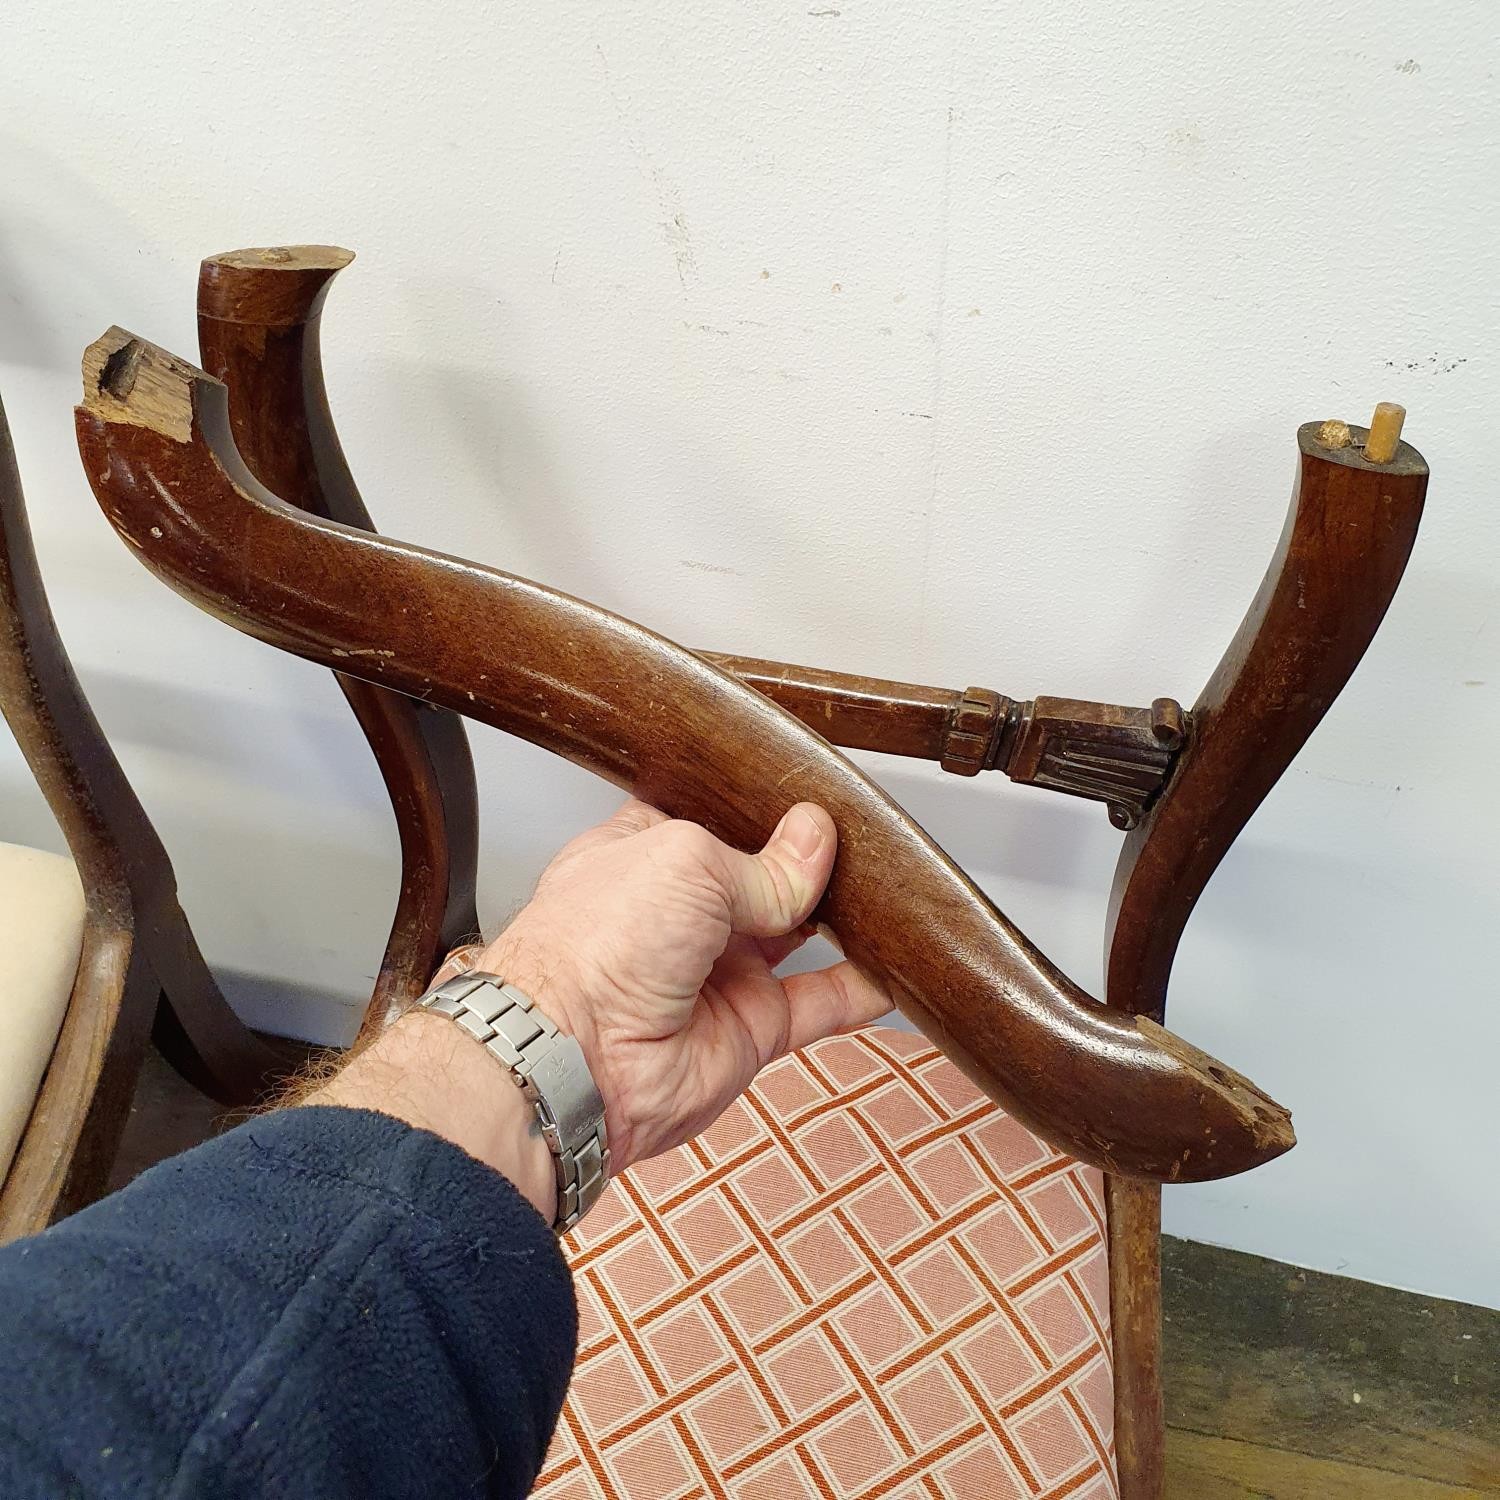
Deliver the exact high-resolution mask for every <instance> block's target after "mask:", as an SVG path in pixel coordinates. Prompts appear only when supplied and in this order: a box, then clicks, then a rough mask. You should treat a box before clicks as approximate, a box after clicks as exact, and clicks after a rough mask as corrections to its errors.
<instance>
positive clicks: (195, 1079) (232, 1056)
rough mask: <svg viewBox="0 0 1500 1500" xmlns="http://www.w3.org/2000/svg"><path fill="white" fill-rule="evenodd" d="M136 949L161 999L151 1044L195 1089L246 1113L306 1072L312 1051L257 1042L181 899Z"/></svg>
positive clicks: (159, 916)
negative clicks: (204, 949) (247, 1108)
mask: <svg viewBox="0 0 1500 1500" xmlns="http://www.w3.org/2000/svg"><path fill="white" fill-rule="evenodd" d="M137 942H138V943H139V945H140V947H141V948H142V950H143V951H144V953H145V955H146V957H147V959H148V961H149V962H150V965H151V972H152V975H153V977H154V978H155V980H156V983H157V987H158V992H159V999H158V1001H157V1006H156V1018H155V1021H154V1023H153V1025H152V1028H151V1039H152V1041H153V1042H154V1043H155V1044H156V1048H157V1050H158V1051H159V1052H160V1053H161V1054H162V1056H163V1057H165V1058H166V1060H167V1061H168V1062H169V1063H171V1065H172V1066H173V1067H174V1068H175V1069H176V1070H177V1072H178V1073H180V1074H181V1075H182V1076H183V1077H184V1078H185V1079H187V1081H188V1082H189V1083H191V1084H192V1085H193V1086H194V1087H195V1088H197V1089H199V1090H201V1091H202V1092H203V1093H205V1094H207V1095H208V1096H209V1098H211V1099H214V1100H216V1101H217V1102H218V1103H220V1104H225V1105H229V1106H232V1107H245V1106H248V1105H252V1104H255V1103H257V1102H258V1101H259V1100H261V1099H263V1098H264V1097H265V1095H266V1094H267V1093H268V1092H269V1091H270V1090H272V1089H274V1088H275V1086H276V1084H277V1083H278V1082H279V1081H280V1080H281V1079H283V1078H285V1077H286V1076H287V1075H288V1074H289V1073H292V1072H295V1071H296V1069H297V1068H298V1067H299V1066H300V1065H301V1063H302V1061H303V1060H304V1059H305V1057H306V1055H307V1054H306V1049H305V1048H303V1047H300V1046H298V1045H297V1044H296V1043H292V1042H284V1041H282V1040H281V1039H280V1038H279V1037H264V1036H260V1035H258V1034H257V1033H255V1032H253V1031H251V1030H250V1029H249V1028H248V1027H247V1026H246V1025H245V1023H244V1022H243V1021H241V1020H240V1019H239V1017H238V1016H236V1015H235V1013H234V1012H233V1010H231V1009H230V1007H229V1002H228V1001H227V1000H225V998H224V994H223V991H222V990H220V988H219V986H218V982H217V981H216V980H215V979H214V977H213V972H212V970H210V968H209V967H208V963H207V961H206V960H205V959H204V957H203V953H202V950H201V949H200V948H199V947H198V940H197V938H196V937H194V936H193V929H192V928H191V927H189V926H188V921H187V918H186V917H185V916H184V915H183V912H182V908H181V907H180V906H179V905H178V904H177V902H176V900H175V899H174V900H173V901H172V903H171V905H170V907H168V908H166V909H164V910H162V911H159V912H156V913H153V914H152V916H151V917H149V918H148V919H146V920H145V921H143V922H142V924H141V927H140V929H139V931H138V932H137Z"/></svg>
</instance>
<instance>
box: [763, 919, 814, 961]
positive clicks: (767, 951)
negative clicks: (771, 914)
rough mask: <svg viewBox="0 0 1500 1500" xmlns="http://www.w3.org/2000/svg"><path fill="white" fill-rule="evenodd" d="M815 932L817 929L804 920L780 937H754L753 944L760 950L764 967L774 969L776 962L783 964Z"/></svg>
mask: <svg viewBox="0 0 1500 1500" xmlns="http://www.w3.org/2000/svg"><path fill="white" fill-rule="evenodd" d="M817 933H818V929H817V928H816V927H814V926H813V924H812V923H811V922H804V923H803V924H802V925H801V926H800V927H796V928H793V930H792V931H791V932H788V933H784V934H782V936H780V937H767V938H756V939H755V946H756V947H757V948H758V949H759V950H760V956H761V958H763V959H764V960H765V963H766V967H767V968H769V969H774V968H775V967H776V966H777V964H784V963H785V962H786V961H787V959H789V958H790V957H791V956H792V954H794V953H795V952H796V951H797V950H798V949H799V948H800V947H801V946H802V945H803V944H804V943H805V942H806V941H807V940H808V939H809V938H810V937H816V936H817Z"/></svg>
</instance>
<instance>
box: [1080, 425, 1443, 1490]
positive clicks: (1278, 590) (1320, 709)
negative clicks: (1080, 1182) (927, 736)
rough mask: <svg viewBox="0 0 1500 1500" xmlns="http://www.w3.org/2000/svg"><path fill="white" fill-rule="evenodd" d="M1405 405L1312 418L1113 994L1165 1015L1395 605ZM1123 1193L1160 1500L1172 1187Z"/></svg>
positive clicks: (1138, 837)
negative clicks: (1281, 789) (1246, 836)
mask: <svg viewBox="0 0 1500 1500" xmlns="http://www.w3.org/2000/svg"><path fill="white" fill-rule="evenodd" d="M1394 411H1395V409H1385V408H1382V409H1380V410H1378V411H1377V421H1380V422H1381V423H1382V424H1383V430H1382V431H1381V432H1379V433H1377V434H1371V433H1368V432H1366V430H1365V429H1364V428H1358V427H1355V428H1351V427H1348V426H1346V425H1345V424H1344V423H1342V422H1329V423H1323V424H1319V423H1317V422H1310V423H1308V424H1307V425H1305V426H1303V427H1302V428H1300V429H1299V430H1298V433H1297V446H1298V450H1299V469H1298V482H1297V486H1296V489H1295V491H1294V493H1293V495H1292V503H1291V509H1290V510H1289V512H1288V514H1287V520H1286V526H1285V528H1284V529H1283V531H1282V536H1281V541H1280V544H1279V546H1278V548H1277V551H1276V554H1275V556H1274V557H1273V558H1272V560H1271V564H1270V567H1269V568H1268V569H1267V570H1266V575H1265V578H1264V580H1263V581H1262V583H1261V586H1260V590H1259V592H1258V593H1257V594H1256V596H1255V599H1254V601H1253V602H1252V603H1251V605H1250V608H1249V611H1248V612H1247V613H1246V615H1245V618H1244V620H1243V621H1242V623H1241V625H1240V628H1239V630H1238V631H1237V632H1236V634H1235V637H1234V640H1233V641H1232V642H1231V643H1230V645H1229V649H1228V650H1227V651H1226V652H1225V653H1224V656H1223V659H1222V660H1221V661H1220V663H1219V666H1218V668H1217V670H1216V671H1215V672H1214V674H1213V676H1212V677H1211V678H1210V679H1209V682H1208V684H1207V686H1206V687H1205V688H1204V689H1203V692H1202V693H1201V694H1200V695H1199V698H1198V701H1197V703H1196V704H1194V706H1193V709H1192V712H1191V714H1190V716H1189V723H1190V725H1191V729H1190V732H1189V735H1188V740H1187V744H1186V745H1185V747H1184V748H1183V750H1182V751H1181V753H1180V754H1179V756H1178V758H1177V762H1176V764H1175V766H1174V767H1173V770H1172V774H1171V777H1170V779H1169V780H1168V782H1167V785H1166V787H1165V789H1164V790H1163V792H1162V794H1161V796H1160V798H1159V799H1158V800H1157V802H1156V803H1155V804H1154V806H1153V807H1152V808H1151V809H1150V811H1149V812H1148V813H1147V814H1146V817H1145V819H1144V820H1143V821H1142V822H1141V823H1140V825H1139V826H1138V827H1137V828H1135V829H1134V830H1133V831H1132V832H1131V833H1130V834H1129V835H1127V837H1126V840H1125V847H1124V849H1123V850H1122V851H1121V854H1120V861H1119V865H1118V867H1117V869H1116V872H1115V881H1114V889H1113V891H1112V893H1111V898H1110V911H1109V921H1108V927H1107V935H1106V940H1105V941H1106V952H1107V958H1106V989H1105V994H1106V996H1107V997H1108V1000H1109V1003H1110V1005H1111V1006H1115V1007H1118V1008H1119V1009H1121V1010H1124V1011H1129V1012H1132V1013H1135V1014H1142V1015H1148V1016H1152V1017H1154V1018H1155V1019H1157V1020H1161V1019H1162V1018H1163V1017H1164V1015H1165V1011H1166V998H1167V984H1168V981H1169V979H1170V977H1171V972H1172V963H1173V960H1174V959H1175V958H1176V956H1177V947H1178V943H1179V942H1180V940H1181V938H1182V933H1183V929H1184V927H1185V926H1186V925H1187V920H1188V918H1189V916H1190V915H1191V914H1192V911H1193V907H1194V906H1195V905H1196V904H1197V901H1198V898H1199V896H1201V895H1202V893H1203V890H1204V888H1205V886H1206V885H1207V884H1208V881H1209V879H1210V877H1211V876H1212V875H1213V873H1214V871H1215V870H1216V869H1217V868H1218V866H1219V863H1220V861H1221V860H1222V859H1223V858H1224V856H1225V854H1227V853H1228V851H1229V848H1230V846H1231V845H1232V844H1233V843H1234V841H1235V839H1236V838H1237V837H1238V835H1239V833H1240V831H1241V829H1243V828H1244V826H1245V824H1246V823H1247V822H1249V820H1250V818H1251V816H1252V814H1253V813H1254V812H1255V810H1256V808H1257V807H1259V806H1260V804H1261V802H1262V801H1264V799H1265V797H1266V794H1267V793H1268V792H1269V791H1270V790H1271V788H1272V787H1273V786H1274V785H1275V784H1276V782H1277V781H1278V780H1279V779H1280V777H1281V775H1282V773H1283V772H1284V771H1285V770H1286V768H1287V767H1288V766H1289V765H1290V764H1291V762H1292V760H1293V758H1294V757H1295V756H1296V754H1297V752H1298V751H1299V750H1300V749H1301V748H1302V746H1303V744H1304V743H1305V742H1306V741H1307V738H1308V736H1309V735H1310V734H1311V733H1312V732H1313V730H1314V729H1316V728H1317V726H1318V723H1319V721H1320V720H1321V719H1322V717H1323V715H1324V713H1326V712H1327V710H1328V706H1329V705H1330V704H1331V703H1332V702H1333V700H1334V699H1335V698H1336V697H1337V696H1338V695H1339V693H1340V691H1341V690H1342V689H1343V687H1344V684H1345V683H1346V682H1347V681H1348V680H1349V677H1350V675H1351V674H1352V673H1353V671H1354V669H1355V667H1356V666H1358V665H1359V661H1360V658H1361V657H1362V656H1363V655H1364V653H1365V650H1366V648H1367V647H1368V646H1369V644H1370V641H1371V640H1372V639H1373V638H1374V635H1375V631H1376V630H1377V629H1378V628H1379V625H1380V622H1381V620H1382V619H1384V617H1385V612H1386V610H1387V608H1388V607H1389V605H1390V602H1391V600H1392V598H1393V597H1394V595H1395V592H1396V588H1397V585H1398V584H1399V583H1400V582H1401V576H1402V573H1403V572H1404V570H1405V568H1406V561H1407V558H1408V557H1409V556H1410V554H1411V549H1412V546H1413V544H1414V543H1415V541H1416V536H1417V526H1418V523H1419V522H1420V520H1421V517H1422V506H1423V501H1424V499H1425V496H1426V493H1427V465H1426V463H1425V462H1424V461H1423V459H1422V456H1421V454H1419V453H1418V452H1417V451H1416V449H1414V448H1412V447H1411V446H1409V445H1408V444H1406V443H1400V442H1399V435H1400V420H1399V416H1396V415H1394ZM1393 428H1394V430H1392V429H1393ZM1377 458H1378V459H1379V460H1380V461H1376V460H1377ZM1106 1198H1107V1203H1108V1209H1109V1231H1110V1281H1111V1299H1110V1300H1111V1305H1112V1314H1113V1316H1112V1324H1113V1335H1114V1348H1115V1394H1116V1401H1115V1440H1116V1446H1117V1451H1118V1454H1119V1471H1120V1485H1121V1490H1120V1493H1121V1500H1158V1497H1159V1496H1160V1495H1161V1493H1162V1490H1163V1486H1164V1483H1165V1468H1164V1464H1165V1459H1164V1453H1165V1417H1164V1412H1163V1407H1162V1381H1161V1268H1160V1243H1161V1192H1160V1189H1159V1188H1157V1187H1155V1186H1153V1185H1151V1184H1148V1183H1142V1182H1134V1181H1126V1180H1122V1179H1116V1178H1112V1179H1110V1180H1109V1181H1108V1183H1107V1184H1106Z"/></svg>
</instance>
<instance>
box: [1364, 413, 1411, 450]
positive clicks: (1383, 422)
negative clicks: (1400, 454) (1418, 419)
mask: <svg viewBox="0 0 1500 1500" xmlns="http://www.w3.org/2000/svg"><path fill="white" fill-rule="evenodd" d="M1405 421H1406V408H1405V407H1404V406H1397V405H1396V403H1395V402H1394V401H1382V402H1381V403H1380V404H1379V405H1378V406H1377V407H1376V408H1375V415H1374V416H1373V417H1371V418H1370V435H1369V436H1368V437H1367V438H1366V439H1365V457H1366V458H1367V459H1369V460H1370V462H1371V463H1372V464H1388V463H1390V461H1391V460H1392V459H1393V458H1394V457H1395V456H1396V449H1397V448H1399V447H1400V446H1401V424H1402V423H1403V422H1405Z"/></svg>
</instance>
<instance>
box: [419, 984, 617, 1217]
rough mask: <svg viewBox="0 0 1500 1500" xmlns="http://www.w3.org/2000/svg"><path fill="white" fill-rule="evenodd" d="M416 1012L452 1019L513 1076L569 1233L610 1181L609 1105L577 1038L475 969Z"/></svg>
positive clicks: (511, 987) (431, 993)
mask: <svg viewBox="0 0 1500 1500" xmlns="http://www.w3.org/2000/svg"><path fill="white" fill-rule="evenodd" d="M416 1008H418V1009H421V1010H430V1011H434V1012H435V1013H436V1014H438V1015H442V1016H447V1017H448V1018H449V1019H450V1020H452V1021H454V1022H456V1023H457V1024H458V1025H459V1026H460V1027H461V1028H462V1029H463V1030H464V1031H466V1032H468V1033H469V1035H470V1036H471V1037H473V1038H474V1040H475V1041H476V1042H479V1043H480V1044H481V1045H482V1046H483V1047H484V1048H485V1050H486V1051H488V1052H489V1053H490V1055H491V1056H492V1057H495V1058H496V1059H498V1060H499V1061H500V1062H502V1063H504V1064H505V1066H506V1067H507V1068H508V1069H509V1070H510V1073H511V1076H512V1077H513V1078H514V1079H515V1081H516V1082H517V1084H519V1085H520V1088H521V1091H522V1093H524V1094H525V1095H526V1097H527V1099H528V1100H529V1101H530V1102H531V1105H532V1107H533V1108H534V1109H535V1110H536V1114H537V1119H538V1121H539V1122H540V1124H541V1130H542V1136H543V1138H544V1139H545V1140H546V1142H547V1146H548V1149H549V1150H550V1151H551V1152H552V1160H553V1164H554V1166H555V1168H556V1171H557V1218H556V1219H555V1221H554V1222H553V1226H552V1227H553V1230H554V1231H555V1232H556V1233H557V1234H564V1233H566V1232H567V1231H568V1230H570V1229H571V1228H573V1226H574V1225H575V1224H577V1223H578V1221H579V1220H580V1219H581V1218H582V1217H583V1216H584V1214H586V1213H587V1212H588V1211H589V1209H590V1208H592V1207H593V1206H594V1204H595V1203H596V1202H597V1201H598V1198H599V1194H600V1193H602V1192H603V1191H604V1184H605V1182H606V1181H607V1180H608V1177H609V1140H608V1137H607V1135H606V1133H605V1129H604V1100H603V1099H602V1098H601V1096H600V1094H599V1088H598V1085H597V1084H596V1083H595V1082H594V1076H593V1074H592V1073H590V1072H589V1066H588V1062H587V1061H586V1060H585V1058H584V1055H583V1049H582V1048H581V1047H580V1046H579V1045H578V1041H577V1039H576V1038H574V1037H571V1036H569V1035H568V1034H567V1033H566V1032H562V1031H559V1030H558V1029H557V1027H556V1026H554V1025H553V1024H552V1022H551V1021H549V1020H548V1019H547V1017H546V1016H544V1015H543V1014H542V1013H541V1011H539V1010H538V1009H536V1007H535V1006H534V1005H533V1004H532V1003H531V999H530V997H529V996H528V995H526V994H525V993H523V992H522V991H521V990H518V989H517V988H516V987H515V985H513V984H507V983H506V982H505V980H503V979H501V978H500V976H499V975H498V974H486V973H481V972H479V971H477V970H470V971H469V972H468V973H466V974H460V975H459V976H458V977H457V978H455V979H450V980H447V981H446V982H445V983H443V984H440V985H438V986H436V987H435V988H434V989H431V990H429V991H428V992H427V993H426V994H425V995H423V996H422V997H421V998H420V999H419V1000H418V1001H417V1002H416Z"/></svg>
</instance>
